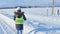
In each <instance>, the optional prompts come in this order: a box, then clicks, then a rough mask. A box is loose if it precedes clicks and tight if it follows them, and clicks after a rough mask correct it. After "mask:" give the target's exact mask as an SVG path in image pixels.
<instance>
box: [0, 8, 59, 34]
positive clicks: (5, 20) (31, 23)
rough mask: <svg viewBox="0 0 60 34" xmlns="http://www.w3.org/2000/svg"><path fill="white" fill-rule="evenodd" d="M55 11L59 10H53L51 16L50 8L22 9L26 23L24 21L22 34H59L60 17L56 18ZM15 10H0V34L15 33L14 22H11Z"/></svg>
mask: <svg viewBox="0 0 60 34" xmlns="http://www.w3.org/2000/svg"><path fill="white" fill-rule="evenodd" d="M47 9H48V16H47ZM57 9H59V8H57V7H56V8H55V10H54V15H53V16H52V14H51V8H22V11H23V12H25V16H26V17H27V21H24V30H23V34H28V33H29V34H34V33H35V34H47V33H48V34H60V18H59V17H60V16H56V10H57ZM15 10H16V9H0V22H1V23H0V27H1V28H0V32H1V34H8V33H10V34H13V33H14V34H15V33H16V29H15V22H14V20H13V16H14V11H15ZM6 28H7V29H6ZM40 29H41V30H40ZM54 29H55V30H54ZM7 30H8V32H7ZM47 30H48V31H47Z"/></svg>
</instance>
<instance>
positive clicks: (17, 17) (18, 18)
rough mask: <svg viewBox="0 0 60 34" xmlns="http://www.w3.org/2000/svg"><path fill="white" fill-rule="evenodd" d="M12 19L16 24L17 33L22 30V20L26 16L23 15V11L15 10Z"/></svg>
mask: <svg viewBox="0 0 60 34" xmlns="http://www.w3.org/2000/svg"><path fill="white" fill-rule="evenodd" d="M14 14H15V15H14V20H15V24H16V29H17V34H19V33H20V32H21V34H22V30H23V20H26V17H25V15H24V12H21V10H18V11H17V12H14Z"/></svg>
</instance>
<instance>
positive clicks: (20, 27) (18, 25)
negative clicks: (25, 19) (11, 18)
mask: <svg viewBox="0 0 60 34" xmlns="http://www.w3.org/2000/svg"><path fill="white" fill-rule="evenodd" d="M16 29H17V34H22V30H23V24H16Z"/></svg>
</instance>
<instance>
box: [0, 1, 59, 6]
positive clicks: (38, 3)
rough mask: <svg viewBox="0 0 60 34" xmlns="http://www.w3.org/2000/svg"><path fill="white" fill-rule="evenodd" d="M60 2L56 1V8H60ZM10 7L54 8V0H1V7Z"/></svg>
mask: <svg viewBox="0 0 60 34" xmlns="http://www.w3.org/2000/svg"><path fill="white" fill-rule="evenodd" d="M59 3H60V0H55V2H54V4H55V6H60V4H59ZM10 6H52V0H0V7H10Z"/></svg>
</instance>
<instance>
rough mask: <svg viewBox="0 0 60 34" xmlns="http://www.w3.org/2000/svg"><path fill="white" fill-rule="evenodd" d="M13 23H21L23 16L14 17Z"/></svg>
mask: <svg viewBox="0 0 60 34" xmlns="http://www.w3.org/2000/svg"><path fill="white" fill-rule="evenodd" d="M15 22H16V23H15V24H23V16H22V17H21V18H18V17H16V19H15Z"/></svg>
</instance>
